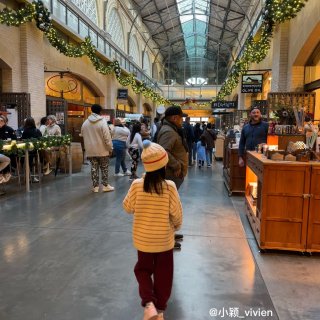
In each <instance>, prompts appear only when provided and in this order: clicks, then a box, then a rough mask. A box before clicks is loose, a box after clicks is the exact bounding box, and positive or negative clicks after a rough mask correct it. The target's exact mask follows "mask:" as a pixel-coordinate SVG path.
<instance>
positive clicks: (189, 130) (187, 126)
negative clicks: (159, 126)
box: [183, 122, 194, 145]
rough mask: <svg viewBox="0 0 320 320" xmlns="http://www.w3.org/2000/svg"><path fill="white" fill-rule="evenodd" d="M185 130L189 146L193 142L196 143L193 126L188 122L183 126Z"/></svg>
mask: <svg viewBox="0 0 320 320" xmlns="http://www.w3.org/2000/svg"><path fill="white" fill-rule="evenodd" d="M183 129H184V133H185V137H186V140H187V143H188V145H189V144H192V142H194V132H193V127H192V125H191V124H190V123H188V122H185V123H184V124H183Z"/></svg>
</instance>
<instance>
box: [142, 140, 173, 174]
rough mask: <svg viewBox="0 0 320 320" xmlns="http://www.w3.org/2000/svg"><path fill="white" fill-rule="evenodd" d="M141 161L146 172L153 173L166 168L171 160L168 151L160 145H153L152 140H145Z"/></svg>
mask: <svg viewBox="0 0 320 320" xmlns="http://www.w3.org/2000/svg"><path fill="white" fill-rule="evenodd" d="M141 160H142V162H143V165H144V169H145V170H146V172H151V171H156V170H159V169H161V168H163V167H165V166H166V164H167V163H168V161H169V158H168V154H167V152H166V150H164V149H163V148H162V147H161V146H160V145H159V144H157V143H153V142H151V141H150V140H144V141H143V151H142V154H141Z"/></svg>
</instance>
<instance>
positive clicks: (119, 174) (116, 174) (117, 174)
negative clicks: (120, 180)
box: [114, 172, 124, 177]
mask: <svg viewBox="0 0 320 320" xmlns="http://www.w3.org/2000/svg"><path fill="white" fill-rule="evenodd" d="M114 176H115V177H123V176H124V174H123V173H121V172H119V173H115V174H114Z"/></svg>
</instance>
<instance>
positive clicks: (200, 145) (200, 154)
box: [197, 136, 207, 169]
mask: <svg viewBox="0 0 320 320" xmlns="http://www.w3.org/2000/svg"><path fill="white" fill-rule="evenodd" d="M206 151H207V150H206V138H205V137H204V136H201V137H200V140H199V141H198V142H197V158H198V166H199V169H201V168H202V167H203V166H204V161H205V160H206Z"/></svg>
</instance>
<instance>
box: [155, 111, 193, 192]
mask: <svg viewBox="0 0 320 320" xmlns="http://www.w3.org/2000/svg"><path fill="white" fill-rule="evenodd" d="M186 116H187V115H186V114H184V113H183V112H182V110H181V108H180V107H176V106H171V107H168V108H167V109H166V111H165V117H164V120H163V124H162V126H161V129H160V131H159V134H158V143H159V144H160V145H161V146H162V147H163V148H164V149H165V150H166V151H167V153H168V156H169V162H168V165H167V170H166V179H168V180H172V181H174V183H175V184H176V187H177V189H178V190H179V188H180V186H181V185H182V183H183V180H184V177H185V176H186V175H187V172H188V145H187V142H186V139H185V137H184V133H183V128H182V122H183V117H186Z"/></svg>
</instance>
